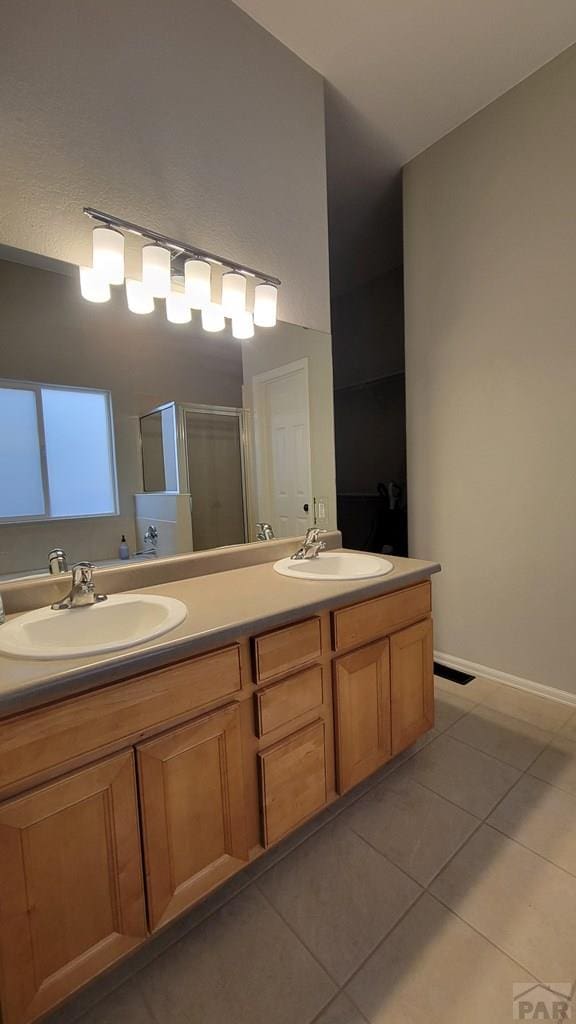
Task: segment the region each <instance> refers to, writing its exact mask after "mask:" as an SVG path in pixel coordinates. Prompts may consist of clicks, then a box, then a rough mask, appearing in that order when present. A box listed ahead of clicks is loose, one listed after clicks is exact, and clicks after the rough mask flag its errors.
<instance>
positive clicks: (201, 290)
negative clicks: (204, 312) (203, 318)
mask: <svg viewBox="0 0 576 1024" xmlns="http://www.w3.org/2000/svg"><path fill="white" fill-rule="evenodd" d="M211 279H212V267H211V266H210V264H209V263H205V261H204V260H186V263H185V264H184V290H185V292H186V298H187V299H188V305H189V306H191V307H192V309H204V307H205V306H209V305H210V303H211V301H212V283H211Z"/></svg>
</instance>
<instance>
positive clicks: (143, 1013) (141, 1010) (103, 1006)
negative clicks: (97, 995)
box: [78, 981, 156, 1024]
mask: <svg viewBox="0 0 576 1024" xmlns="http://www.w3.org/2000/svg"><path fill="white" fill-rule="evenodd" d="M78 1024H156V1020H155V1018H154V1017H153V1016H152V1014H151V1013H150V1010H149V1009H148V1007H147V1006H146V1003H145V1001H144V997H143V995H142V990H141V987H140V985H139V984H138V983H137V982H134V981H129V982H127V983H126V984H125V985H123V986H122V987H121V988H119V989H117V990H116V992H113V993H112V995H109V996H108V997H107V998H106V999H104V1001H103V1002H101V1003H98V1005H97V1006H95V1007H94V1008H93V1009H92V1010H90V1012H89V1013H87V1014H86V1015H85V1016H84V1017H81V1018H80V1020H79V1022H78Z"/></svg>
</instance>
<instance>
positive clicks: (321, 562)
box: [274, 551, 394, 580]
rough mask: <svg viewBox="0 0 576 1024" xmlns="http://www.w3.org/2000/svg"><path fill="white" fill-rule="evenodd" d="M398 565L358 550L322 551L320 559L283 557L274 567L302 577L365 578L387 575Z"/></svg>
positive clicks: (309, 578)
mask: <svg viewBox="0 0 576 1024" xmlns="http://www.w3.org/2000/svg"><path fill="white" fill-rule="evenodd" d="M393 568H394V566H393V565H392V562H389V561H388V559H387V558H380V557H377V556H376V555H364V554H359V553H357V552H355V551H321V552H320V554H319V555H318V558H310V559H293V558H281V559H280V561H279V562H275V563H274V569H275V570H276V572H278V573H280V575H281V576H291V577H292V578H293V579H299V580H365V579H369V578H370V577H371V576H386V574H387V573H389V572H392V569H393Z"/></svg>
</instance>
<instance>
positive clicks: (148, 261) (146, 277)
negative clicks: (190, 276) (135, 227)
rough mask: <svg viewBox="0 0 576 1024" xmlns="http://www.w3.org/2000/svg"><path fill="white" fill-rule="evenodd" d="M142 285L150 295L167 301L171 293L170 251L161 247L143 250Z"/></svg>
mask: <svg viewBox="0 0 576 1024" xmlns="http://www.w3.org/2000/svg"><path fill="white" fill-rule="evenodd" d="M142 284H143V285H144V287H145V288H146V290H147V292H149V294H150V295H154V296H156V298H158V299H165V298H166V296H167V295H168V293H169V292H170V250H169V249H164V248H163V246H161V245H145V246H144V248H143V249H142Z"/></svg>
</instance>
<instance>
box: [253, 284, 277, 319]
mask: <svg viewBox="0 0 576 1024" xmlns="http://www.w3.org/2000/svg"><path fill="white" fill-rule="evenodd" d="M277 306H278V289H277V288H276V287H275V285H273V284H267V283H266V284H257V285H256V288H255V289H254V323H255V324H256V326H257V327H276V317H277Z"/></svg>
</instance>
